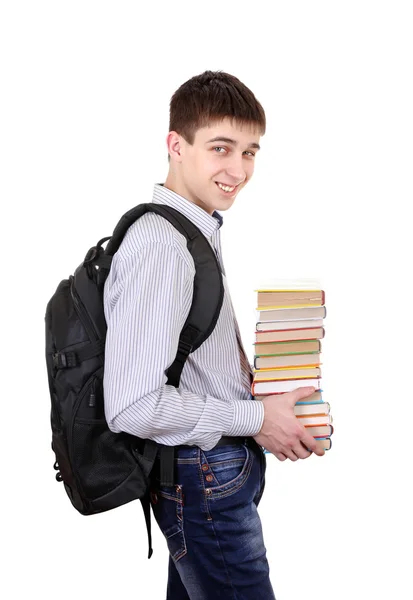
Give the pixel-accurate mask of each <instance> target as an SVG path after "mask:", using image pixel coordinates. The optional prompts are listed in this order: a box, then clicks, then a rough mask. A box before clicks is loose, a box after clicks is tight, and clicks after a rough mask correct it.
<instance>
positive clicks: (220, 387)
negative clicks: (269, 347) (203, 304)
mask: <svg viewBox="0 0 413 600" xmlns="http://www.w3.org/2000/svg"><path fill="white" fill-rule="evenodd" d="M152 202H154V203H156V204H166V205H168V206H171V207H172V208H175V209H176V210H178V211H180V212H181V213H182V214H183V215H185V216H186V217H187V218H188V219H190V220H191V221H192V222H193V223H194V224H195V225H196V226H197V227H198V228H199V229H200V230H201V232H202V233H203V234H204V236H205V237H206V238H207V239H208V241H209V243H210V244H211V246H212V247H213V249H214V250H215V253H216V255H217V258H218V260H219V261H220V265H221V267H222V271H223V282H224V299H223V304H222V308H221V312H220V315H219V318H218V321H217V324H216V326H215V329H214V330H213V332H212V333H211V335H210V336H209V337H208V339H207V340H205V342H204V343H203V344H202V345H201V346H200V347H199V348H198V349H197V350H195V351H194V352H192V353H191V354H190V355H189V357H188V359H187V361H186V363H185V366H184V368H183V370H182V375H181V379H180V384H179V388H175V387H173V386H172V385H167V384H166V381H167V376H166V374H165V372H166V371H167V369H168V368H169V366H170V365H171V364H172V363H173V361H174V360H175V357H176V353H177V349H178V341H179V336H180V333H181V330H182V328H183V326H184V323H185V321H186V318H187V316H188V314H189V310H190V307H191V303H192V295H193V283H194V276H195V265H194V261H193V258H192V255H191V253H190V252H189V250H188V249H187V243H186V238H185V237H184V236H183V235H182V234H181V233H179V232H178V231H177V230H176V229H175V227H174V226H173V225H171V223H169V221H167V220H166V219H164V218H163V217H162V216H160V215H157V214H154V213H146V214H144V215H143V216H142V217H141V218H140V219H138V220H137V221H136V222H135V223H134V224H133V225H132V226H131V227H130V228H129V229H128V231H127V233H126V235H125V237H124V239H123V241H122V243H121V245H120V247H119V250H118V251H117V252H116V253H115V255H114V257H113V261H112V266H111V269H110V272H109V275H108V278H107V280H106V283H105V289H104V310H105V317H106V322H107V325H108V330H107V335H106V347H105V369H104V380H103V385H104V399H105V415H106V419H107V421H108V425H109V428H110V429H111V431H113V432H116V433H118V432H121V431H126V432H128V433H131V434H133V435H136V436H138V437H140V438H143V439H146V438H149V439H152V440H155V441H156V442H159V443H161V444H165V445H168V446H175V445H179V444H189V445H196V446H199V447H200V448H202V449H203V450H210V449H211V448H213V447H214V446H215V444H216V443H217V442H218V440H219V439H220V437H221V436H223V435H229V436H250V435H255V434H257V433H258V432H259V431H260V429H261V426H262V422H263V419H264V407H263V404H262V402H259V401H256V400H254V399H253V397H252V396H251V393H250V392H251V381H252V372H251V366H250V364H249V362H248V360H247V357H246V354H245V351H244V348H243V345H242V342H241V339H240V333H239V327H238V324H237V320H236V317H235V314H234V309H233V305H232V302H231V298H230V294H229V291H228V286H227V281H226V277H225V269H224V266H223V262H222V254H221V240H220V227H221V225H222V216H221V215H220V214H218V213H217V212H214V214H213V215H209V214H208V213H207V212H206V211H204V210H203V209H202V208H200V207H198V206H197V205H195V204H194V203H192V202H190V201H189V200H187V199H185V198H183V197H182V196H180V195H178V194H176V193H175V192H172V191H171V190H169V189H167V188H165V187H164V186H163V185H161V184H156V185H155V187H154V194H153V199H152Z"/></svg>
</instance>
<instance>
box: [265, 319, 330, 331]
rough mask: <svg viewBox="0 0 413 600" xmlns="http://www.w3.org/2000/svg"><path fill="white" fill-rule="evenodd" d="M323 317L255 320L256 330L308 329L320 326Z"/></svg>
mask: <svg viewBox="0 0 413 600" xmlns="http://www.w3.org/2000/svg"><path fill="white" fill-rule="evenodd" d="M322 326H323V319H299V320H297V321H265V322H259V321H258V322H257V325H256V329H257V331H281V330H284V329H310V328H312V327H313V328H314V327H322Z"/></svg>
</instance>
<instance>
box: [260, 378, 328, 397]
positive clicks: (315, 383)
mask: <svg viewBox="0 0 413 600" xmlns="http://www.w3.org/2000/svg"><path fill="white" fill-rule="evenodd" d="M308 386H309V387H314V388H315V389H316V390H319V389H320V388H321V378H319V379H287V380H282V381H255V380H254V381H253V382H252V391H251V393H252V395H253V396H255V394H273V393H277V392H292V391H293V390H296V389H298V388H300V387H308Z"/></svg>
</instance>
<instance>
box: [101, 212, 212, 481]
mask: <svg viewBox="0 0 413 600" xmlns="http://www.w3.org/2000/svg"><path fill="white" fill-rule="evenodd" d="M147 212H154V213H156V214H158V215H161V216H162V217H164V218H165V219H167V220H168V221H169V222H170V223H171V224H172V225H173V226H174V227H175V228H176V229H177V230H178V231H179V232H180V233H182V235H184V236H185V238H186V240H187V248H188V250H189V252H190V253H191V255H192V258H193V260H194V264H195V280H194V294H193V300H192V306H191V308H190V311H189V314H188V317H187V319H186V321H185V324H184V326H183V328H182V331H181V335H180V338H179V344H178V351H177V354H176V358H175V360H174V362H173V363H172V364H171V366H170V367H169V368H168V370H167V372H166V374H167V376H168V380H167V384H169V385H173V386H174V387H178V386H179V381H180V378H181V374H182V370H183V368H184V365H185V362H186V360H187V358H188V356H189V354H190V353H191V352H193V351H194V350H196V349H197V348H199V346H200V345H201V344H202V343H203V342H204V341H205V340H206V339H207V338H208V337H209V336H210V335H211V333H212V331H213V330H214V328H215V325H216V323H217V321H218V317H219V314H220V311H221V307H222V302H223V298H224V285H223V281H222V273H221V268H220V265H219V263H218V260H217V257H216V255H215V252H214V250H213V248H212V247H211V244H210V243H209V242H208V240H207V239H206V237H205V236H204V235H203V233H202V232H201V231H200V229H198V227H196V225H194V223H192V221H190V220H189V219H187V218H186V217H185V216H184V215H183V214H182V213H180V212H179V211H177V210H175V209H174V208H172V207H170V206H167V205H164V204H154V203H147V204H139V205H138V206H136V207H135V208H132V209H131V210H130V211H129V212H127V213H126V214H125V215H124V216H123V217H122V218H121V219H120V221H119V223H118V225H117V226H116V228H115V230H114V232H113V235H112V237H111V239H110V241H109V243H108V244H107V246H106V249H105V255H106V256H110V257H112V256H113V255H114V254H115V252H116V251H117V250H118V248H119V246H120V244H121V242H122V240H123V238H124V236H125V234H126V232H127V230H128V228H129V227H130V226H131V225H132V224H133V223H134V222H135V221H136V220H137V219H139V218H140V217H141V216H142V215H144V214H145V213H147ZM101 266H102V268H109V266H108V263H106V265H104V264H102V265H101ZM160 458H161V462H160V468H161V472H160V476H161V485H165V486H172V485H174V447H173V446H163V445H160Z"/></svg>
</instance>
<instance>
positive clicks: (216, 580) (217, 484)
mask: <svg viewBox="0 0 413 600" xmlns="http://www.w3.org/2000/svg"><path fill="white" fill-rule="evenodd" d="M265 469H266V458H265V455H264V452H263V450H262V449H261V447H260V446H258V444H257V443H256V442H255V440H254V439H253V438H245V443H243V444H240V443H238V444H233V445H229V446H221V447H218V448H213V449H212V450H209V451H203V450H201V449H200V448H199V447H198V446H191V447H186V448H182V447H180V448H177V449H176V453H175V481H176V483H177V485H176V486H175V487H172V488H170V487H161V486H160V485H159V468H155V472H154V481H153V484H152V490H151V506H152V511H153V514H154V516H155V519H156V522H157V523H158V525H159V528H160V529H161V531H162V533H163V535H164V536H165V538H166V541H167V544H168V549H169V555H170V556H169V572H168V584H167V600H216V599H217V598H225V599H226V600H231V599H233V600H250V599H251V600H252V599H253V600H256V599H257V598H258V597H259V598H260V600H275V596H274V592H273V589H272V587H271V582H270V579H269V566H268V561H267V558H266V548H265V546H264V540H263V533H262V527H261V520H260V517H259V515H258V512H257V506H258V504H259V501H260V499H261V496H262V493H263V491H264V486H265Z"/></svg>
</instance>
